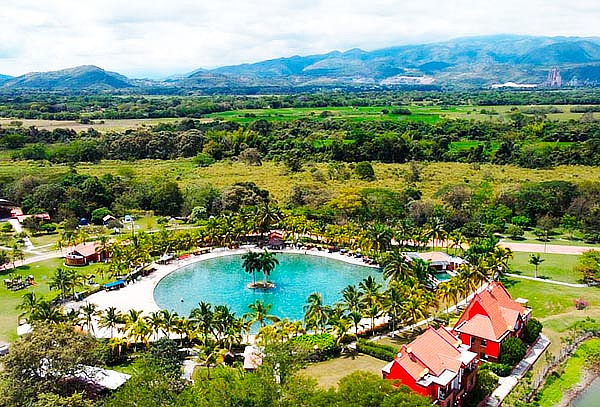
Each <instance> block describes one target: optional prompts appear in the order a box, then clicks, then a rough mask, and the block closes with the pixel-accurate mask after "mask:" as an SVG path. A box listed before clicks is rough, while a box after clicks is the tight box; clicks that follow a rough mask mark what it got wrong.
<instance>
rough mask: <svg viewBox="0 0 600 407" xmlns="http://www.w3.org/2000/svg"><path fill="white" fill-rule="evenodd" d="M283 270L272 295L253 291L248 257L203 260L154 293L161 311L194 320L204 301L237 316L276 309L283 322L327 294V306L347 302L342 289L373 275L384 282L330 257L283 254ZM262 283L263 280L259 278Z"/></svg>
mask: <svg viewBox="0 0 600 407" xmlns="http://www.w3.org/2000/svg"><path fill="white" fill-rule="evenodd" d="M276 258H277V260H279V265H278V266H277V267H276V268H275V270H274V271H273V272H272V273H271V276H270V277H269V280H270V281H272V282H274V283H275V288H273V289H270V290H253V289H249V288H247V287H246V286H247V284H248V283H250V282H252V276H251V275H249V274H247V273H246V272H245V271H244V269H243V268H242V262H243V260H242V255H228V256H222V257H217V258H212V259H207V260H203V261H200V262H197V263H194V264H191V265H189V266H186V267H183V268H181V269H179V270H177V271H175V272H173V273H171V274H169V275H167V276H166V277H165V278H163V279H162V280H161V281H160V282H159V283H158V285H157V286H156V288H155V289H154V299H155V301H156V303H157V304H158V306H159V307H161V308H163V309H168V310H170V311H175V312H177V313H178V314H180V315H188V314H189V312H190V311H191V310H192V309H193V308H195V307H197V306H198V303H199V302H200V301H204V302H208V303H211V304H213V305H228V306H229V307H230V308H231V310H232V311H233V312H235V313H236V315H238V316H241V315H243V314H244V313H246V312H247V311H248V304H251V303H253V302H254V301H256V300H262V301H264V302H265V303H268V304H272V308H271V311H270V313H271V314H273V315H276V316H278V317H279V318H289V319H292V320H297V319H302V317H303V316H304V310H303V307H304V305H305V303H306V299H307V298H308V296H309V295H310V294H311V293H313V292H319V293H321V294H322V295H323V299H324V302H325V303H326V304H333V303H334V302H336V301H337V300H339V299H340V298H341V294H340V292H341V290H343V289H344V287H346V286H347V285H349V284H358V283H360V282H361V281H362V280H363V279H364V278H367V277H368V276H373V277H374V278H375V279H377V281H379V282H381V283H383V276H382V274H381V272H380V271H379V269H376V268H372V267H366V266H360V265H356V264H350V263H346V262H343V261H340V260H334V259H330V258H327V257H321V256H314V255H303V254H292V253H277V255H276ZM256 279H257V280H259V279H262V274H260V273H257V274H256Z"/></svg>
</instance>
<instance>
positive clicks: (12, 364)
mask: <svg viewBox="0 0 600 407" xmlns="http://www.w3.org/2000/svg"><path fill="white" fill-rule="evenodd" d="M95 347H96V342H95V340H94V338H92V337H91V336H89V335H86V334H81V333H77V332H75V331H74V330H73V328H72V327H70V326H68V325H63V324H57V325H45V324H44V325H37V326H34V329H33V331H32V332H31V333H30V334H28V335H26V336H24V337H22V338H21V339H19V340H17V341H16V342H15V343H14V344H13V345H12V346H11V352H10V353H9V354H8V355H7V356H6V357H5V358H4V359H3V366H4V369H3V372H2V379H3V380H2V381H1V383H2V384H0V386H3V388H1V389H0V393H2V394H4V395H5V397H7V398H8V399H9V400H10V402H11V404H10V405H11V406H27V405H31V404H32V403H35V402H36V401H37V400H38V398H39V397H40V395H42V394H45V393H52V394H57V395H70V394H72V393H73V392H74V391H75V387H74V386H73V384H72V383H71V382H70V381H69V380H65V379H66V378H69V377H74V376H76V375H78V374H81V373H82V372H81V367H82V366H85V365H88V366H89V365H92V366H93V365H95V364H96V363H97V359H96V353H95V352H92V351H91V350H93V349H94V348H95Z"/></svg>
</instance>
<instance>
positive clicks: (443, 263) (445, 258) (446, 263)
mask: <svg viewBox="0 0 600 407" xmlns="http://www.w3.org/2000/svg"><path fill="white" fill-rule="evenodd" d="M405 255H406V257H408V258H409V259H410V260H414V259H421V260H423V261H426V262H427V263H429V267H431V268H433V269H435V270H439V271H448V270H450V271H454V270H456V269H457V268H458V267H459V266H460V265H461V264H464V263H465V260H463V259H461V258H460V257H455V256H450V255H449V254H448V253H444V252H426V253H417V252H408V253H405Z"/></svg>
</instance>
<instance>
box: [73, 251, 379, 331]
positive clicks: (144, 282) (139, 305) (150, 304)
mask: <svg viewBox="0 0 600 407" xmlns="http://www.w3.org/2000/svg"><path fill="white" fill-rule="evenodd" d="M249 250H252V251H262V249H259V248H257V247H255V246H243V247H241V248H239V249H227V248H216V249H213V250H212V251H211V252H210V253H206V254H201V255H198V256H191V257H189V258H187V259H185V260H175V261H173V262H172V263H171V264H167V265H158V264H157V265H155V268H156V271H154V272H153V273H151V274H150V275H149V276H146V277H141V278H139V279H138V280H137V281H136V282H135V283H130V284H128V285H126V286H125V287H124V288H121V289H120V290H114V291H101V292H98V293H96V294H93V295H90V296H89V297H87V298H86V299H85V300H83V301H79V302H70V303H68V304H66V306H65V308H72V309H78V308H80V307H82V306H83V305H86V304H88V303H92V304H95V305H96V306H97V307H98V309H99V310H104V309H107V308H109V307H115V308H116V309H117V310H119V311H121V312H127V311H129V310H131V309H134V310H138V311H142V312H143V313H144V314H146V315H147V314H149V313H151V312H154V311H159V310H160V309H161V308H160V307H159V306H158V304H157V303H156V301H155V300H154V289H155V288H156V286H157V285H158V283H159V282H160V281H161V280H162V279H163V278H165V277H166V276H167V275H169V274H171V273H173V272H175V271H177V270H179V269H181V268H182V267H186V266H188V265H190V264H194V263H198V262H200V261H203V260H208V259H214V258H217V257H223V256H232V255H236V254H237V255H240V254H244V253H247V252H248V251H249ZM272 252H277V253H292V254H306V255H312V256H320V257H327V258H330V259H334V260H339V261H343V262H346V263H351V264H356V265H360V266H364V267H377V266H373V265H369V264H366V263H364V262H363V261H362V259H360V258H355V257H350V256H347V255H344V254H340V253H339V252H336V253H328V252H327V251H323V250H316V249H311V250H300V249H284V250H272ZM382 322H383V320H382V321H379V319H378V320H377V321H376V325H378V323H382ZM369 324H370V320H365V321H363V323H362V324H361V325H365V327H367V326H369ZM114 334H115V336H117V335H118V334H117V332H116V331H115V333H114ZM94 335H95V336H97V337H102V338H107V337H110V336H111V335H110V332H108V330H106V329H102V328H99V327H98V326H97V324H95V327H94Z"/></svg>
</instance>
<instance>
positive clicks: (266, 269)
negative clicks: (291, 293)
mask: <svg viewBox="0 0 600 407" xmlns="http://www.w3.org/2000/svg"><path fill="white" fill-rule="evenodd" d="M278 264H279V260H277V259H276V258H275V253H271V252H269V251H268V250H267V249H265V251H264V252H262V253H261V254H260V268H261V270H262V272H263V274H264V275H265V281H264V284H265V287H267V284H268V278H269V275H270V274H271V272H272V271H273V270H275V267H276V266H277V265H278Z"/></svg>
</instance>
